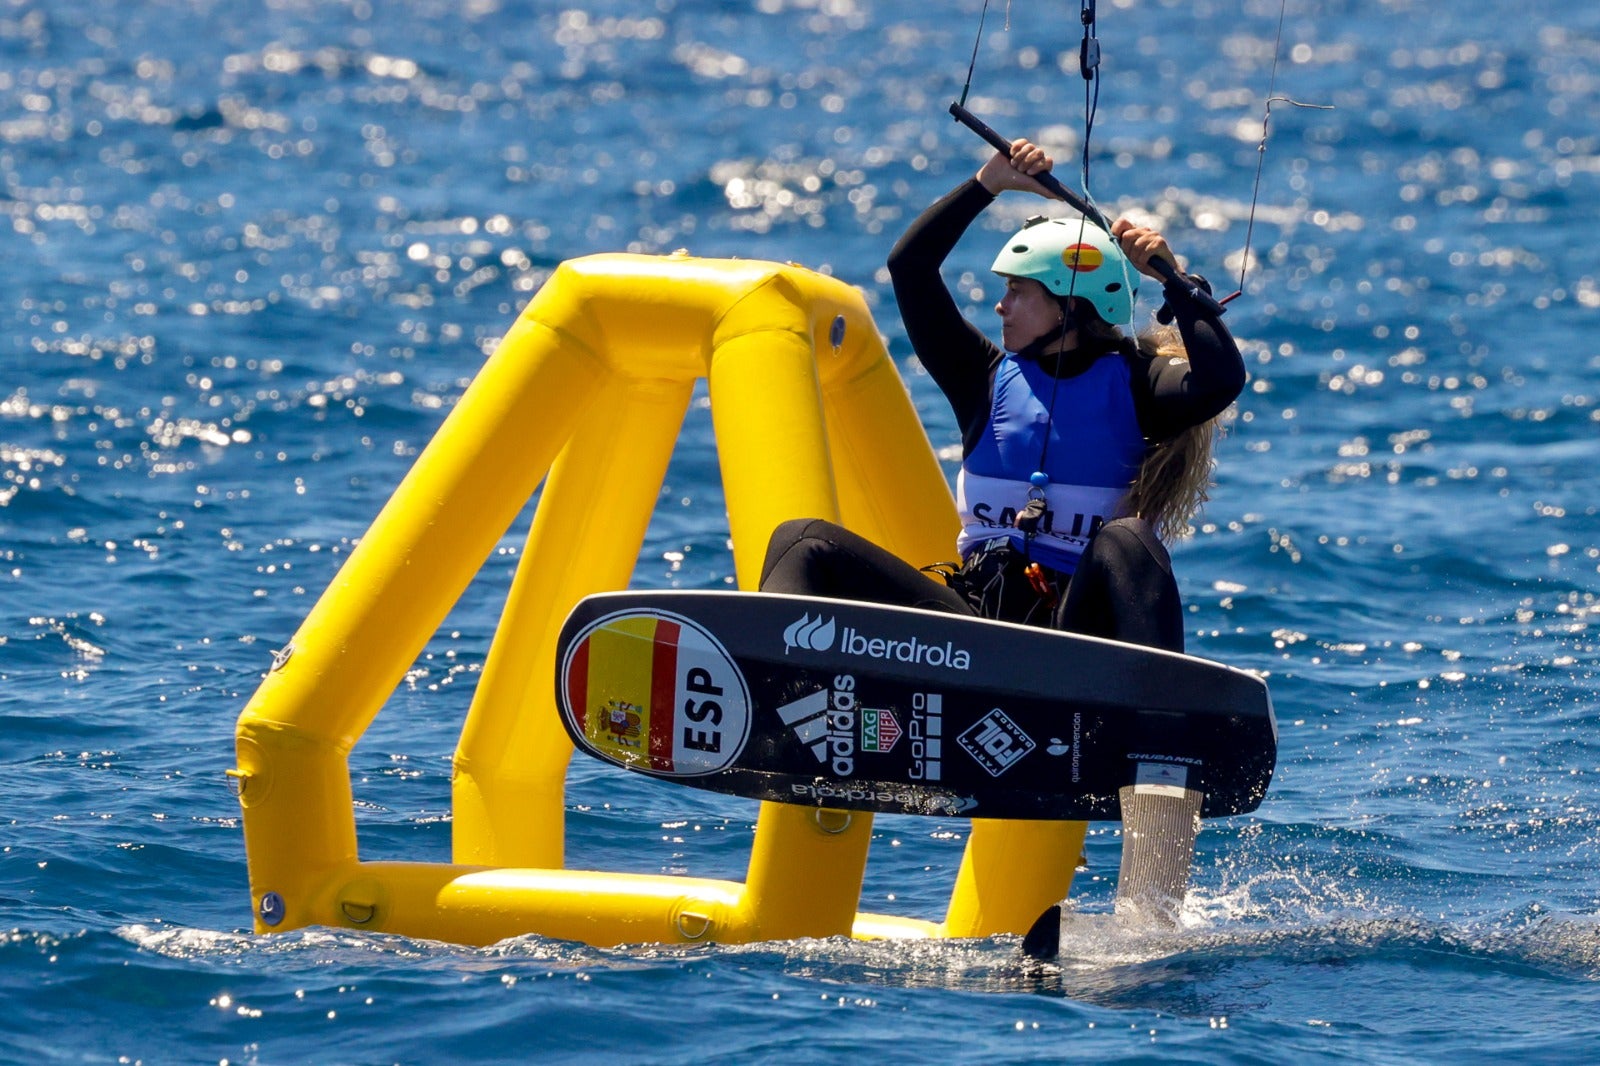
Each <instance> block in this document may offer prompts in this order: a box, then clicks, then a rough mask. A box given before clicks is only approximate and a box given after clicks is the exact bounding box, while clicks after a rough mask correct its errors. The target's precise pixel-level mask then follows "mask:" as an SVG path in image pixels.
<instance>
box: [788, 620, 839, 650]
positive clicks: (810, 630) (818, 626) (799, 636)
mask: <svg viewBox="0 0 1600 1066" xmlns="http://www.w3.org/2000/svg"><path fill="white" fill-rule="evenodd" d="M834 633H835V630H834V623H833V619H832V618H829V619H828V620H827V621H823V618H822V615H820V614H819V615H817V617H816V618H815V619H813V618H812V617H811V615H810V614H803V615H801V616H800V620H799V621H797V622H791V623H790V624H789V627H788V628H787V629H785V630H784V631H783V653H784V654H785V655H788V654H789V653H790V652H791V651H793V650H794V649H796V648H803V649H805V650H807V651H827V650H828V649H829V648H831V647H833V638H834Z"/></svg>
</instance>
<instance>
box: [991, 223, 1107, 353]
mask: <svg viewBox="0 0 1600 1066" xmlns="http://www.w3.org/2000/svg"><path fill="white" fill-rule="evenodd" d="M989 269H991V270H993V271H994V272H995V273H996V274H1002V275H1005V276H1008V277H1016V278H1032V279H1033V280H1034V281H1037V282H1039V283H1040V284H1041V285H1043V286H1044V287H1045V288H1047V289H1049V290H1050V292H1051V293H1053V294H1054V295H1056V296H1059V297H1063V298H1065V297H1067V296H1077V297H1079V298H1080V299H1083V300H1087V301H1088V302H1089V304H1090V305H1091V306H1093V307H1094V309H1095V311H1096V312H1097V313H1098V314H1099V315H1100V317H1101V318H1103V319H1105V320H1106V321H1107V322H1109V323H1110V324H1111V325H1113V326H1126V325H1127V324H1128V323H1130V322H1132V321H1133V301H1134V297H1136V296H1138V294H1139V272H1138V271H1137V270H1135V269H1134V268H1133V264H1132V263H1130V262H1128V257H1127V256H1126V255H1124V254H1123V252H1122V246H1121V245H1119V244H1118V243H1117V242H1116V240H1115V239H1114V238H1113V237H1112V236H1111V235H1110V234H1109V233H1107V232H1106V231H1105V230H1103V229H1101V228H1100V227H1099V226H1096V225H1095V224H1094V223H1092V222H1088V221H1085V220H1084V219H1081V218H1044V217H1043V216H1039V217H1035V218H1030V219H1029V220H1028V221H1027V222H1026V223H1024V224H1023V227H1022V229H1020V230H1019V231H1017V235H1016V236H1014V237H1012V238H1011V239H1010V240H1009V241H1007V242H1006V245H1005V247H1004V248H1002V249H1001V250H1000V254H999V255H997V256H995V259H994V266H992V267H990V268H989Z"/></svg>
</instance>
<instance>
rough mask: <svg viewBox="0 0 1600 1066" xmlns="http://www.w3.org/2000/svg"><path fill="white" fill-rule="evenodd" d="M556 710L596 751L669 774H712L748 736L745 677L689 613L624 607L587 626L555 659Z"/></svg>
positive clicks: (735, 754) (734, 754)
mask: <svg viewBox="0 0 1600 1066" xmlns="http://www.w3.org/2000/svg"><path fill="white" fill-rule="evenodd" d="M559 692H560V696H561V713H562V714H563V715H565V716H566V719H567V721H568V723H570V724H571V725H572V726H573V727H574V732H576V733H577V734H579V735H580V736H582V737H584V738H585V740H586V741H587V742H588V746H589V747H590V749H591V750H593V751H594V752H595V753H596V754H598V755H601V756H603V757H604V758H606V759H609V760H611V761H612V762H614V763H617V764H618V765H621V766H628V767H633V768H636V769H646V770H651V771H653V772H655V773H659V774H668V775H671V776H675V777H695V776H698V775H701V774H710V773H716V772H717V771H718V770H722V769H724V768H726V767H727V766H729V765H730V764H732V763H733V761H734V760H735V759H736V758H738V756H739V753H740V752H741V751H742V750H743V749H744V746H745V743H746V742H747V741H748V740H749V737H750V696H749V689H748V686H747V685H746V684H745V680H744V675H743V674H741V673H740V672H739V668H738V666H737V665H735V664H734V662H733V659H732V657H731V656H729V655H728V653H727V651H726V649H724V648H723V646H722V643H721V642H720V641H718V640H717V638H716V637H714V636H713V635H712V634H711V633H709V632H707V631H706V630H705V629H703V628H701V627H700V626H698V625H696V624H695V623H694V622H691V621H690V620H689V619H687V618H682V617H679V616H677V615H672V614H668V613H665V612H659V611H623V612H620V613H618V614H613V615H608V616H606V617H605V618H601V619H599V620H597V621H595V622H593V623H591V624H590V625H589V626H588V627H587V628H586V629H584V631H583V632H582V633H581V634H579V636H578V638H577V639H576V640H575V641H573V642H572V644H571V645H570V646H569V648H568V651H567V655H566V658H565V660H564V661H563V662H562V664H561V682H560V686H559Z"/></svg>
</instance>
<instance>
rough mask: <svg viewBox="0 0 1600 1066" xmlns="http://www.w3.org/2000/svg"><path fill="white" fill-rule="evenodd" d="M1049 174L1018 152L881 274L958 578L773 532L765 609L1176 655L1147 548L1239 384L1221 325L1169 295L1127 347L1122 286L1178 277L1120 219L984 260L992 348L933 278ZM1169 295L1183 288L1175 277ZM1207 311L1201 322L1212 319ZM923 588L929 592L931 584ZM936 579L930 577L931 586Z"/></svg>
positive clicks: (1062, 223) (918, 225)
mask: <svg viewBox="0 0 1600 1066" xmlns="http://www.w3.org/2000/svg"><path fill="white" fill-rule="evenodd" d="M1051 165H1052V161H1051V159H1050V157H1049V156H1048V155H1047V154H1046V153H1045V152H1044V151H1043V150H1041V149H1040V148H1039V147H1038V146H1037V145H1034V144H1032V143H1030V142H1028V141H1026V140H1018V141H1016V142H1015V143H1014V144H1013V145H1012V146H1011V151H1010V153H1009V154H1006V153H1000V152H997V153H996V154H995V155H994V156H993V157H992V158H991V159H990V160H989V161H988V162H986V163H985V164H984V165H983V167H982V168H981V169H979V171H978V173H977V175H976V176H975V177H974V178H972V179H970V180H968V181H966V182H963V183H962V184H961V185H960V186H958V187H957V188H956V189H954V190H953V191H951V192H950V193H948V194H947V195H945V196H944V197H943V198H941V199H940V200H939V201H937V202H936V203H934V204H933V205H932V206H931V207H929V208H928V209H927V210H926V211H925V212H923V214H922V215H921V216H920V217H918V218H917V220H916V221H915V222H913V223H912V225H911V227H910V229H909V230H907V231H906V233H905V235H904V236H903V237H901V239H900V241H899V242H898V243H897V244H896V245H895V247H894V250H893V252H892V253H891V254H890V257H889V272H890V276H891V277H892V279H893V282H894V291H895V299H896V301H897V302H898V304H899V307H900V313H901V317H902V319H903V321H904V323H905V327H906V333H907V335H908V336H909V337H910V340H911V344H912V346H913V348H914V349H915V350H916V353H917V356H918V358H919V359H920V360H921V362H922V365H923V366H924V367H925V368H926V369H927V371H928V373H929V375H930V376H932V378H933V380H934V381H935V383H937V384H938V386H939V388H940V389H941V390H942V391H943V392H944V394H945V397H946V398H947V399H948V400H949V402H950V405H951V407H952V408H953V409H954V411H955V415H956V420H957V423H958V424H959V426H960V429H961V442H962V461H961V471H960V475H959V478H958V482H957V506H958V509H959V511H960V514H961V522H962V530H961V534H960V536H959V538H958V540H957V549H958V552H959V554H960V556H961V563H960V564H959V565H957V564H948V565H946V566H944V567H942V568H941V567H932V568H929V569H928V570H918V569H916V568H915V567H913V566H911V565H909V564H908V563H906V562H904V561H902V560H900V559H899V558H897V557H896V556H894V555H892V554H891V553H890V552H888V551H886V550H884V549H883V548H881V547H879V546H878V545H875V544H873V543H871V542H870V541H868V540H866V539H864V538H862V537H860V536H858V535H856V534H854V533H851V532H850V531H848V530H846V529H843V528H841V527H840V526H838V525H835V524H833V523H830V522H826V521H822V520H815V519H811V520H808V519H798V520H794V521H790V522H785V523H784V524H782V525H780V526H779V527H778V529H777V530H776V531H775V532H774V534H773V537H772V540H771V542H770V543H769V545H768V551H767V557H766V562H765V565H764V566H763V568H762V579H761V588H762V589H763V590H765V591H769V592H786V593H794V594H798V595H809V596H828V597H836V598H843V599H855V600H867V601H872V602H878V603H886V604H893V605H897V606H905V607H918V608H925V609H933V610H941V611H951V612H956V613H970V614H979V615H983V616H985V617H990V618H1000V619H1003V620H1006V621H1012V622H1025V623H1030V624H1035V625H1050V626H1054V627H1056V628H1059V629H1065V630H1070V631H1072V632H1077V633H1086V634H1090V635H1093V636H1102V637H1109V638H1111V639H1114V640H1121V641H1126V642H1129V643H1136V644H1143V645H1147V646H1151V647H1158V648H1164V649H1167V650H1171V651H1182V650H1183V619H1182V613H1181V605H1180V602H1179V598H1178V589H1177V583H1176V581H1175V580H1174V578H1173V574H1172V563H1171V559H1170V557H1169V556H1168V554H1167V550H1166V548H1165V547H1164V546H1163V544H1162V541H1163V539H1167V540H1170V539H1172V538H1174V537H1176V536H1182V535H1183V534H1184V533H1186V532H1187V530H1188V522H1189V519H1190V518H1192V517H1193V515H1194V513H1195V511H1196V510H1197V509H1198V507H1199V505H1200V504H1201V503H1202V502H1203V501H1204V499H1205V487H1206V485H1207V483H1208V480H1209V477H1210V468H1211V448H1210V445H1211V438H1212V436H1213V434H1214V432H1215V426H1214V420H1215V419H1216V417H1217V416H1218V415H1220V414H1221V413H1222V412H1223V411H1225V410H1226V409H1227V407H1228V406H1229V404H1231V403H1232V402H1233V401H1234V399H1235V398H1236V397H1237V396H1238V395H1239V393H1240V391H1241V390H1242V389H1243V387H1244V382H1245V370H1244V362H1243V360H1242V359H1241V358H1240V355H1239V349H1238V346H1237V345H1236V344H1235V343H1234V340H1233V338H1232V336H1231V335H1230V334H1229V332H1228V330H1227V328H1226V327H1225V326H1224V325H1223V324H1222V322H1221V320H1220V319H1219V318H1218V317H1216V315H1215V313H1214V312H1213V311H1208V310H1207V309H1206V308H1205V307H1202V306H1201V305H1200V303H1199V302H1198V301H1196V300H1194V299H1193V298H1192V297H1191V295H1190V291H1191V290H1190V288H1189V287H1187V286H1186V285H1183V284H1175V283H1171V282H1169V283H1168V284H1166V285H1165V287H1164V289H1163V293H1164V295H1165V297H1166V305H1165V307H1163V308H1162V311H1161V313H1160V314H1159V315H1158V319H1160V320H1163V321H1165V322H1167V323H1169V324H1168V325H1166V326H1165V328H1163V329H1159V330H1155V331H1152V332H1150V333H1147V334H1145V335H1143V336H1140V337H1139V338H1138V339H1137V340H1135V339H1132V338H1129V337H1128V336H1126V335H1125V334H1124V333H1123V332H1122V329H1124V328H1127V327H1129V326H1130V324H1131V323H1132V320H1133V307H1134V296H1135V293H1136V291H1137V285H1138V275H1139V274H1140V273H1143V274H1147V275H1149V276H1150V277H1155V278H1159V277H1160V276H1161V275H1160V274H1159V273H1158V272H1157V271H1156V270H1155V269H1154V268H1153V267H1152V266H1151V260H1152V259H1153V258H1156V257H1160V258H1163V259H1165V260H1166V261H1167V262H1168V263H1174V264H1175V263H1176V262H1177V260H1176V259H1175V258H1174V257H1173V255H1172V251H1171V249H1170V248H1169V247H1168V245H1167V242H1166V240H1165V239H1164V238H1163V237H1162V236H1161V234H1160V233H1157V232H1156V231H1154V230H1152V229H1149V228H1147V227H1144V226H1140V225H1136V224H1135V223H1133V222H1131V221H1129V220H1128V219H1120V220H1119V221H1117V222H1116V223H1115V224H1114V225H1113V226H1112V227H1111V232H1110V234H1107V233H1105V232H1104V231H1103V230H1101V229H1099V228H1098V227H1097V226H1095V225H1094V224H1093V223H1091V222H1087V221H1085V220H1083V219H1078V218H1070V219H1068V218H1057V219H1043V218H1039V219H1030V220H1029V222H1028V224H1027V225H1025V226H1024V227H1023V229H1022V230H1021V231H1020V232H1018V233H1017V234H1016V235H1015V236H1013V237H1012V238H1011V239H1010V240H1008V241H1007V242H1006V244H1005V246H1004V247H1003V248H1002V249H1001V250H1000V254H999V255H998V256H996V257H995V261H994V266H993V269H994V271H995V273H997V274H999V275H1000V276H1001V277H1002V278H1004V279H1005V293H1004V295H1003V296H1002V297H1001V298H1000V301H999V303H998V304H996V306H995V311H996V312H997V313H998V314H999V316H1000V330H1001V341H1002V343H1001V345H996V344H994V343H993V342H992V341H990V340H989V339H988V338H987V337H985V336H984V335H983V333H982V332H981V331H980V330H978V329H977V328H976V327H974V326H973V325H972V324H971V323H970V322H968V321H967V320H966V318H965V317H964V316H963V315H962V314H961V311H960V309H959V308H958V306H957V304H956V301H955V299H954V298H953V297H952V296H951V294H950V292H949V290H948V289H947V288H946V287H945V285H944V282H943V279H942V278H941V276H940V273H939V271H940V266H941V264H942V263H943V262H944V259H945V257H946V256H947V255H948V254H949V253H950V251H951V250H952V249H953V248H954V247H955V245H956V242H957V241H958V240H959V239H960V237H961V235H962V234H963V233H964V232H965V231H966V229H967V227H968V226H970V225H971V224H972V222H973V221H974V220H975V219H976V218H977V217H978V216H979V215H980V214H981V213H982V212H983V210H984V209H985V208H987V207H988V206H989V205H990V204H991V203H993V202H994V200H995V199H996V198H997V197H998V196H999V195H1000V194H1001V193H1002V192H1005V191H1008V190H1014V191H1020V192H1027V193H1034V194H1037V195H1040V196H1045V197H1049V195H1050V194H1049V193H1048V192H1047V191H1046V190H1045V188H1044V186H1042V185H1041V184H1039V182H1038V181H1037V180H1036V176H1037V175H1040V174H1043V173H1044V172H1046V171H1048V170H1049V169H1050V167H1051ZM1180 278H1181V275H1180ZM1213 308H1214V305H1213ZM935 575H937V576H935ZM940 578H943V580H940Z"/></svg>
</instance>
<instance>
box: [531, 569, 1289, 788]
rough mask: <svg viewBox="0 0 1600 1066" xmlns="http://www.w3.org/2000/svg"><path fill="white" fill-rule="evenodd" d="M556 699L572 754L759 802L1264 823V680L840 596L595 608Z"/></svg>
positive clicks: (614, 601) (580, 615)
mask: <svg viewBox="0 0 1600 1066" xmlns="http://www.w3.org/2000/svg"><path fill="white" fill-rule="evenodd" d="M556 697H557V705H558V707H559V709H560V713H561V720H562V724H563V725H564V726H565V727H566V730H567V732H568V734H569V735H570V736H571V737H572V740H573V743H574V744H575V745H576V746H577V747H578V748H579V749H581V750H582V751H584V752H586V753H588V754H590V755H593V756H596V757H598V758H600V759H604V760H606V761H608V762H611V763H615V764H616V765H618V766H621V767H624V768H626V769H629V770H633V771H635V772H638V773H642V774H647V775H649V776H652V777H657V778H661V779H664V780H669V781H675V782H678V783H680V784H685V785H691V786H694V787H696V788H703V789H709V790H711V791H714V792H723V793H728V794H731V795H737V796H747V797H751V798H754V799H762V800H776V801H779V802H783V803H795V804H803V805H811V806H819V807H834V808H842V809H846V810H866V811H878V812H886V813H895V814H940V815H966V816H976V817H984V818H1030V819H1085V820H1098V819H1115V818H1118V817H1119V816H1120V804H1119V800H1118V791H1119V790H1120V789H1121V788H1123V787H1124V786H1127V785H1134V786H1139V787H1141V788H1153V789H1194V790H1198V791H1200V792H1202V793H1203V794H1204V796H1205V799H1204V804H1203V807H1202V811H1201V813H1202V816H1203V817H1220V816H1224V815H1232V814H1241V813H1244V812H1248V811H1252V810H1254V809H1255V808H1256V807H1257V806H1258V805H1259V804H1260V802H1261V798H1262V796H1264V795H1265V794H1266V790H1267V785H1268V783H1269V782H1270V781H1271V779H1272V772H1273V767H1274V764H1275V762H1276V758H1277V723H1276V721H1275V719H1274V718H1273V713H1272V701H1271V698H1270V697H1269V695H1268V693H1267V687H1266V685H1265V683H1264V682H1263V681H1262V680H1261V679H1260V678H1258V677H1255V676H1254V675H1251V674H1248V673H1245V672H1244V671H1241V670H1236V669H1233V668H1230V667H1227V666H1223V665H1221V664H1219V663H1215V662H1210V661H1208V660H1205V659H1200V658H1196V657H1193V656H1188V655H1178V654H1174V653H1171V652H1164V651H1156V650H1152V649H1149V648H1142V647H1136V646H1133V645H1128V644H1119V643H1115V642H1112V641H1107V640H1100V639H1096V638H1093V637H1082V636H1076V635H1073V634H1068V633H1060V632H1055V631H1050V630H1043V629H1036V628H1032V627H1027V626H1020V625H1012V624H1010V623H1006V622H993V621H988V620H985V619H979V618H967V617H962V616H958V615H950V614H941V613H935V612H931V611H918V610H910V609H904V608H896V607H884V606H880V605H876V604H865V603H856V602H849V601H843V600H823V599H811V598H804V597H796V596H782V595H774V594H769V593H745V592H664V591H630V592H612V593H602V594H598V595H594V596H589V597H587V598H586V599H584V600H583V601H581V602H580V603H579V604H578V605H577V607H576V608H574V609H573V611H572V613H571V615H570V616H568V618H567V621H566V623H565V625H564V626H563V627H562V631H561V635H560V639H559V643H558V646H557V672H556Z"/></svg>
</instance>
